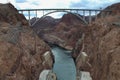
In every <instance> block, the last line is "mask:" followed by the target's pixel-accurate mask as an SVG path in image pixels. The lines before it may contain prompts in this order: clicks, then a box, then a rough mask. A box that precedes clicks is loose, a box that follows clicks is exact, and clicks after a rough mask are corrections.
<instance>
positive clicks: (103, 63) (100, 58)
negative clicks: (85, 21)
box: [76, 3, 120, 80]
mask: <svg viewBox="0 0 120 80" xmlns="http://www.w3.org/2000/svg"><path fill="white" fill-rule="evenodd" d="M118 5H119V6H120V3H118V4H117V5H116V4H114V5H112V6H110V8H112V9H113V8H114V9H116V11H118V10H120V9H119V7H118ZM115 6H117V7H115ZM112 9H111V10H112ZM114 11H115V10H114ZM114 11H113V12H114ZM119 16H120V15H119V13H116V15H115V14H114V15H113V14H112V15H109V17H107V16H106V17H104V19H103V18H99V19H98V20H97V21H95V22H94V23H92V24H91V25H89V26H88V27H87V29H86V30H85V31H84V34H85V37H84V41H83V45H84V47H83V51H84V52H86V53H87V55H88V57H89V59H88V60H87V62H85V63H84V64H81V66H80V65H79V69H80V70H83V71H89V72H90V73H91V76H92V78H93V80H119V79H120V25H119V23H120V17H119ZM78 50H79V49H78ZM80 54H81V53H80ZM79 60H80V59H79ZM79 62H80V61H77V62H76V64H79ZM77 68H78V66H77Z"/></svg>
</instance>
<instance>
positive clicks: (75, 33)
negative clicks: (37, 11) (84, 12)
mask: <svg viewBox="0 0 120 80" xmlns="http://www.w3.org/2000/svg"><path fill="white" fill-rule="evenodd" d="M80 26H81V27H84V24H83V22H82V21H81V20H80V19H79V18H78V17H77V16H75V15H73V14H65V15H64V16H63V17H62V18H61V20H60V21H59V23H57V24H56V26H54V29H52V31H51V29H50V28H48V27H45V29H47V30H42V33H44V34H42V35H41V34H40V37H42V38H43V39H44V40H45V41H47V42H49V43H52V44H57V45H59V46H61V47H64V48H66V49H70V50H72V49H73V48H74V46H75V44H76V42H77V39H78V38H79V37H81V33H82V31H83V29H82V28H81V27H80ZM39 27H40V26H39Z"/></svg>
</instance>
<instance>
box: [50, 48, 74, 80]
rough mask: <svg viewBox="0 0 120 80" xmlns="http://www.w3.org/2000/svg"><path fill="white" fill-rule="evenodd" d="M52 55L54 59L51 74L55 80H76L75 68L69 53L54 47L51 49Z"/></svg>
mask: <svg viewBox="0 0 120 80" xmlns="http://www.w3.org/2000/svg"><path fill="white" fill-rule="evenodd" d="M52 53H53V55H54V57H55V63H54V66H53V72H54V73H56V75H57V80H76V67H75V63H74V61H73V58H72V57H71V52H70V51H67V50H64V49H62V48H60V47H58V46H55V47H52Z"/></svg>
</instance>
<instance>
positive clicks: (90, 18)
mask: <svg viewBox="0 0 120 80" xmlns="http://www.w3.org/2000/svg"><path fill="white" fill-rule="evenodd" d="M91 20H92V17H91V11H90V10H89V24H91Z"/></svg>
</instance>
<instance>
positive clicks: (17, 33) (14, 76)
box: [0, 4, 52, 80]
mask: <svg viewBox="0 0 120 80" xmlns="http://www.w3.org/2000/svg"><path fill="white" fill-rule="evenodd" d="M27 24H28V23H27V20H26V19H25V18H24V16H23V15H21V14H19V13H18V11H17V10H16V9H15V8H14V7H13V6H12V5H11V4H0V80H38V77H39V74H40V72H41V71H42V70H43V69H45V68H47V69H50V68H52V63H51V64H49V62H48V61H45V59H44V57H45V56H43V55H44V53H45V52H46V51H50V49H49V47H48V45H46V44H45V43H44V42H43V40H41V39H39V38H38V36H37V35H36V34H35V33H34V32H33V30H32V29H31V28H29V26H28V25H27ZM50 55H51V53H50ZM51 56H52V55H51ZM50 61H51V62H52V57H51V59H50Z"/></svg>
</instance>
